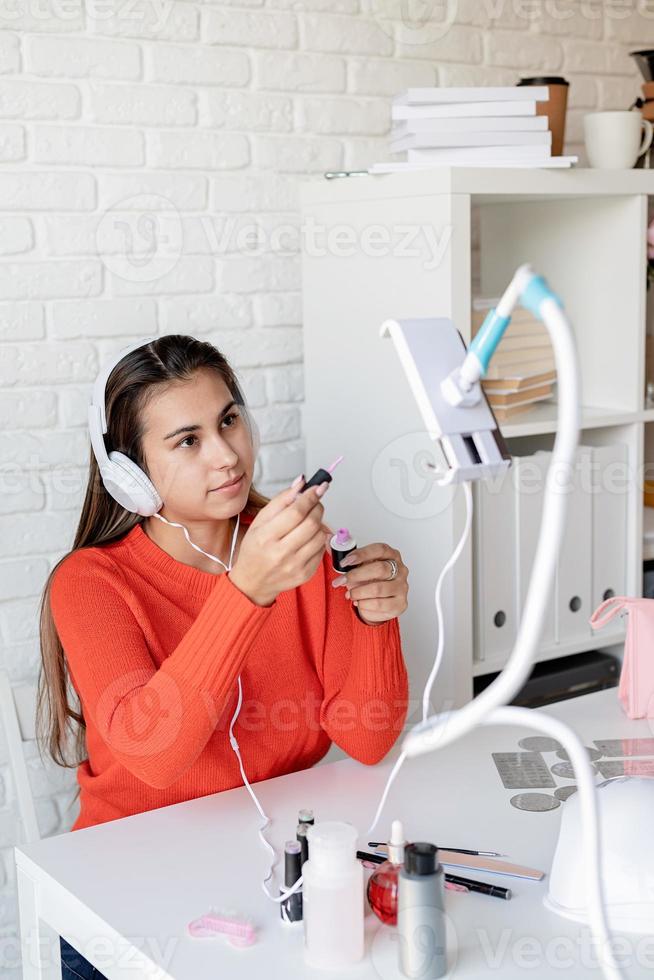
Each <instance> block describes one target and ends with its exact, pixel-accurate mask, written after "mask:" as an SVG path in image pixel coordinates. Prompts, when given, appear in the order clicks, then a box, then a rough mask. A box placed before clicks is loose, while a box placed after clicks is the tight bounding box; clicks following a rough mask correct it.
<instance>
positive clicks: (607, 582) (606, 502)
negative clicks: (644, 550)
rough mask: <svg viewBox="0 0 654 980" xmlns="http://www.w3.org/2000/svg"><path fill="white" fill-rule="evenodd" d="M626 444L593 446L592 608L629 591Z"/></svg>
mask: <svg viewBox="0 0 654 980" xmlns="http://www.w3.org/2000/svg"><path fill="white" fill-rule="evenodd" d="M627 459H628V455H627V447H626V445H625V444H624V443H614V444H613V445H611V446H597V447H593V485H594V488H595V492H594V493H593V562H592V574H591V609H590V612H589V615H590V614H591V613H592V612H593V610H595V609H597V607H598V606H599V605H600V603H601V602H603V601H604V599H609V598H610V597H611V595H625V594H626V590H627V581H626V579H627V559H626V548H627V490H626V480H625V479H624V477H625V473H626V465H627Z"/></svg>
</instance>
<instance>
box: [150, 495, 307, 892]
mask: <svg viewBox="0 0 654 980" xmlns="http://www.w3.org/2000/svg"><path fill="white" fill-rule="evenodd" d="M153 516H154V517H156V518H158V519H159V520H160V521H163V522H164V524H169V525H170V527H179V528H181V529H182V531H183V532H184V535H185V537H186V540H187V541H188V543H189V544H190V545H191V547H192V548H195V550H196V551H199V552H200V553H201V554H203V555H206V557H207V558H210V559H211V560H212V561H215V562H218V563H219V564H220V565H222V566H223V568H224V569H225V570H226V571H228V572H230V571H231V570H232V564H233V561H234V549H235V547H236V538H237V535H238V528H239V524H240V520H241V515H240V514H237V515H236V527H235V528H234V534H233V536H232V546H231V549H230V553H229V565H226V564H225V562H224V561H222V560H221V559H220V558H217V557H216V556H215V555H210V554H209V552H208V551H203V550H202V548H200V547H199V546H198V545H197V544H193V542H192V541H191V538H190V537H189V533H188V531H187V529H186V528H185V527H184V525H183V524H177V523H175V522H174V521H169V520H167V519H166V518H165V517H162V516H161V514H154V515H153ZM237 681H238V702H237V704H236V709H235V711H234V714H233V715H232V720H231V722H230V723H229V744H230V745H231V747H232V749H233V751H234V753H235V754H236V758H237V759H238V765H239V769H240V770H241V776H242V778H243V783H244V784H245V788H246V789H247V791H248V793H249V794H250V796H251V797H252V799H253V800H254V805H255V806H256V808H257V810H258V811H259V813H260V815H261V817H262V818H263V823H262V824H261V826H260V827H259V831H258V832H259V837H260V839H261V841H262V842H263V846H264V847H265V848H266V850H267V851H268V852H269V853H270V854H271V855H272V862H271V864H270V866H269V868H268V874H267V875H266V876H265V878H264V879H263V881H262V882H261V887H262V889H263V892H264V894H265V895H267V897H268V898H269V899H271V901H273V902H282V901H283V900H284V899H285V898H287V897H288V896H289V895H292V894H293V893H294V892H296V891H298V889H300V888H301V887H302V876H301V875H300V877H299V878H298V879H297V881H296V882H295V883H294V884H293V886H292V887H291V888H286V887H285V886H284V885H280V886H279V888H280V892H281V894H279V895H273V894H271V892H270V891H269V889H268V885H267V882H268V881H270V879H271V878H272V877H273V872H274V869H275V867H276V865H277V862H278V860H279V859H278V857H277V855H276V854H275V848H274V847H273V846H272V844H271V843H270V841H269V840H267V839H266V837H265V836H264V833H263V832H264V830H265V829H266V828H267V827H268V826H269V825H270V823H271V820H270V817H269V816H268V815H267V814H266V812H265V811H264V809H263V807H262V806H261V804H260V803H259V800H258V799H257V797H256V794H255V792H254V790H253V789H252V786H251V785H250V781H249V780H248V777H247V776H246V775H245V769H244V767H243V759H242V758H241V752H240V749H239V744H238V741H237V739H236V736H235V735H234V723H235V721H236V719H237V718H238V715H239V712H240V710H241V705H242V703H243V685H242V684H241V677H240V675H239V676H238V678H237Z"/></svg>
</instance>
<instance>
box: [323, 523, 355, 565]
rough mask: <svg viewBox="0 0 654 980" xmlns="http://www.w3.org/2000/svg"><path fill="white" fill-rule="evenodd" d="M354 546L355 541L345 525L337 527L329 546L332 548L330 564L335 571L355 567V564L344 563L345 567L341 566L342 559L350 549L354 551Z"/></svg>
mask: <svg viewBox="0 0 654 980" xmlns="http://www.w3.org/2000/svg"><path fill="white" fill-rule="evenodd" d="M356 546H357V543H356V541H355V540H354V538H353V537H352V536H351V534H350V532H349V531H348V529H347V528H346V527H339V529H338V531H337V532H336V534H332V536H331V538H330V541H329V547H330V548H331V549H332V566H333V569H334V571H335V572H347V571H349V570H350V568H356V567H357V566H356V565H346V566H345V568H341V562H342V561H343V559H344V558H345V557H346V556H347V555H349V553H350V552H351V551H354V549H355V548H356Z"/></svg>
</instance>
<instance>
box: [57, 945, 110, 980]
mask: <svg viewBox="0 0 654 980" xmlns="http://www.w3.org/2000/svg"><path fill="white" fill-rule="evenodd" d="M59 949H60V951H61V980H106V977H105V976H104V975H103V974H102V973H100V971H99V970H98V969H97V968H96V967H95V966H92V965H91V964H90V963H89V961H88V960H86V959H84V957H83V956H82V954H81V953H78V952H77V950H76V949H75V947H74V946H71V945H70V943H67V942H66V940H65V939H64V937H63V936H60V937H59Z"/></svg>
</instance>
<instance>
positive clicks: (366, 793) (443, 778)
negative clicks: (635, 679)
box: [16, 690, 654, 980]
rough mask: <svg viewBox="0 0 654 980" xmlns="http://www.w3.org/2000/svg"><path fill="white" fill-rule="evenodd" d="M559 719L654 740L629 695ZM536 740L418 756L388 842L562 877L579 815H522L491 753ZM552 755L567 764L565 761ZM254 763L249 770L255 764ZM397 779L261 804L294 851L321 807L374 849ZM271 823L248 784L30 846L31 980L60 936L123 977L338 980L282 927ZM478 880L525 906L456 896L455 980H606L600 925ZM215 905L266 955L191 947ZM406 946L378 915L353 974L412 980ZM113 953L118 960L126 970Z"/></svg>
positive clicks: (26, 930)
mask: <svg viewBox="0 0 654 980" xmlns="http://www.w3.org/2000/svg"><path fill="white" fill-rule="evenodd" d="M547 711H548V712H550V713H551V714H553V715H556V716H557V717H559V718H561V719H563V720H566V721H569V722H570V723H571V724H572V726H573V727H574V728H575V729H576V730H577V731H578V732H579V734H580V735H581V736H582V738H583V739H584V740H585V741H586V744H588V743H589V742H590V741H591V740H592V739H593V738H611V737H620V736H623V737H624V736H640V735H650V734H651V729H650V725H649V724H648V723H647V722H630V721H628V720H627V719H626V718H625V717H624V715H623V714H622V711H621V709H620V708H619V706H618V702H617V692H616V691H615V690H610V691H604V692H602V693H599V694H593V695H588V696H586V697H583V698H576V699H573V700H570V701H566V702H563V703H561V704H559V705H557V706H555V707H553V708H548V709H547ZM524 734H527V732H525V731H524V730H522V729H518V728H515V729H511V728H486V729H482V730H477V731H476V732H474V733H473V734H472V735H471V736H469V737H468V738H466V739H465V740H464V741H462V742H459V743H458V744H456V745H454V746H451V747H449V748H447V749H445V750H444V751H443V752H440V753H435V754H432V755H426V756H422V757H420V758H419V759H414V760H408V761H407V762H406V763H405V764H404V767H403V769H402V771H401V773H400V775H399V777H398V778H397V780H396V782H395V785H394V787H393V789H392V791H391V794H390V796H389V800H388V803H387V806H386V810H385V813H384V814H383V816H382V821H381V822H380V825H378V827H377V830H376V831H375V838H378V839H384V837H385V835H386V832H387V829H388V828H389V827H390V821H391V819H392V818H394V817H400V818H401V819H402V820H403V821H404V827H405V832H406V834H407V837H408V838H409V839H413V840H430V841H433V842H434V843H440V844H446V845H450V846H457V845H458V846H461V847H466V846H467V847H478V848H480V849H488V850H496V851H500V852H502V853H505V854H507V855H509V856H510V858H511V859H513V860H514V861H516V862H517V863H520V864H526V865H530V866H531V867H536V868H541V869H543V870H545V871H548V870H549V867H550V862H551V858H552V854H553V850H554V846H555V843H556V839H557V832H558V826H559V819H560V815H561V812H562V810H563V807H565V803H563V804H562V806H561V807H559V809H558V810H554V811H551V812H547V813H529V812H523V811H519V810H516V809H514V808H513V807H512V806H511V805H510V804H509V798H510V797H511V796H512V795H514V793H515V792H518V791H516V790H506V789H504V787H503V786H502V783H501V781H500V779H499V776H498V773H497V771H496V769H495V765H494V763H493V761H492V759H491V755H490V753H491V752H492V751H516V750H518V745H517V742H518V739H519V738H521V737H522V736H523V735H524ZM529 734H533V732H530V733H529ZM546 758H547V759H548V760H549V761H550V763H551V762H552V761H553V757H552V756H551V755H547V756H546ZM244 764H245V766H246V767H247V759H245V760H244ZM389 769H390V763H388V762H385V763H384V764H383V765H380V766H377V767H366V766H363V765H360V764H359V763H356V762H354V761H352V760H350V759H346V760H344V761H339V762H334V763H330V764H326V765H322V766H317V767H315V768H313V769H308V770H305V771H304V772H298V773H293V774H291V775H289V776H283V777H280V778H278V779H271V780H268V781H266V782H262V783H258V784H257V785H256V791H257V795H258V796H259V798H260V800H261V802H262V805H263V807H264V809H265V810H266V812H267V813H268V814H269V815H270V816H271V817H272V818H273V824H272V827H271V828H269V837H270V838H271V839H272V840H273V842H274V843H275V845H276V846H282V847H283V842H284V840H286V839H289V838H292V837H293V836H294V832H295V825H296V819H297V811H298V809H300V808H301V807H305V806H306V807H312V808H313V809H314V811H315V814H316V820H324V819H347V820H350V821H351V822H352V823H354V824H355V826H357V827H358V828H359V831H360V837H359V847H361V848H365V847H366V844H367V836H366V831H367V828H368V826H369V825H370V822H371V821H372V818H373V815H374V810H375V808H376V805H377V801H378V799H379V795H380V792H381V789H382V787H383V785H384V782H385V779H386V776H387V773H388V771H389ZM558 782H559V784H560V785H566V784H569V783H570V781H569V780H558ZM259 820H260V818H259V814H258V813H257V811H256V810H255V808H254V804H253V803H252V801H251V799H250V797H249V796H248V794H247V791H246V790H245V788H242V789H235V790H230V791H229V792H225V793H219V794H216V795H214V796H207V797H203V798H201V799H198V800H191V801H189V802H186V803H180V804H177V805H175V806H169V807H164V808H162V809H159V810H154V811H152V812H149V813H142V814H137V815H135V816H132V817H127V818H125V819H123V820H116V821H112V822H111V823H107V824H103V825H100V826H97V827H89V828H87V829H85V830H79V831H76V832H75V833H72V834H63V835H59V836H57V837H51V838H49V839H46V840H43V841H40V842H38V843H36V844H32V845H29V846H24V847H17V848H16V861H17V866H18V882H19V901H20V912H21V925H22V930H23V955H24V963H25V965H24V977H25V980H36V978H39V980H45V978H47V980H50V978H51V977H58V976H59V972H58V970H59V968H58V958H59V957H58V949H59V946H58V938H57V935H56V934H62V935H63V936H64V938H66V939H67V940H68V941H69V942H71V943H72V944H73V945H74V946H75V947H76V948H77V949H79V950H80V952H81V953H83V954H84V955H85V956H86V957H87V959H89V960H90V961H91V962H93V963H94V965H95V966H97V967H98V969H99V970H100V971H101V972H102V973H104V974H105V975H106V976H107V977H109V978H110V980H136V978H139V980H140V978H141V977H145V976H148V977H160V978H162V980H163V978H174V980H204V978H207V980H209V978H211V980H214V978H216V977H219V976H221V977H229V978H230V980H231V978H232V977H247V978H250V977H251V978H257V980H259V978H261V977H266V978H271V977H272V978H280V980H282V978H284V980H287V978H294V977H297V978H313V977H315V978H318V977H323V978H324V977H325V976H326V975H328V974H325V973H324V972H319V971H315V970H311V969H309V968H308V967H307V966H305V964H304V959H303V932H302V926H301V925H299V926H289V925H285V924H282V922H281V920H280V918H279V908H278V906H277V905H276V904H273V903H272V902H271V901H270V900H269V899H267V898H266V896H265V895H264V894H263V892H262V890H261V885H260V882H261V879H262V877H263V874H264V871H265V869H266V868H267V862H268V855H267V852H266V851H265V850H264V848H263V847H262V845H261V844H260V842H259V839H258V837H257V833H256V829H257V827H258V825H259ZM281 864H282V867H283V859H282V862H281ZM367 874H369V872H368V873H367ZM461 874H465V872H463V871H462V872H461ZM469 874H470V876H471V877H479V878H482V879H484V880H488V881H496V882H497V883H498V884H503V885H510V887H511V888H512V890H513V898H512V899H511V900H510V901H508V902H507V901H502V900H500V899H495V898H489V897H486V896H483V895H475V894H472V893H469V894H458V893H455V892H447V893H446V894H447V910H448V914H449V915H450V916H451V920H452V923H453V926H454V929H455V930H456V934H457V944H456V945H457V947H458V950H457V959H456V963H455V965H454V968H453V969H452V970H451V971H450V976H453V977H457V978H459V977H460V978H463V980H465V978H470V980H476V978H478V977H481V976H486V975H488V976H491V975H493V976H496V977H501V978H502V980H512V978H517V977H520V978H525V977H535V976H537V977H538V978H539V980H541V978H543V977H550V976H551V977H559V978H560V977H561V975H562V972H566V974H567V975H572V976H574V977H575V980H581V978H584V977H594V978H597V977H599V976H600V973H599V970H598V969H596V968H592V962H593V960H592V959H591V961H590V963H591V965H590V966H586V960H585V959H584V957H587V956H588V950H589V943H588V931H587V929H586V928H585V927H581V926H579V925H577V924H576V923H573V922H569V921H567V920H566V919H561V918H559V917H557V916H555V915H553V914H552V913H550V912H548V911H547V910H546V909H545V908H544V907H543V905H542V899H543V895H544V894H545V891H546V887H547V879H545V880H543V881H542V882H533V881H523V880H520V879H517V878H503V877H500V876H493V875H489V874H486V873H481V872H469ZM212 904H213V905H216V906H223V907H231V908H233V909H234V910H239V911H242V912H243V913H245V914H248V915H250V916H251V917H252V918H253V919H254V921H255V923H256V924H257V926H258V927H259V938H258V942H257V943H256V945H254V946H252V947H250V948H248V949H243V950H237V949H234V948H232V947H230V946H229V945H228V944H227V941H226V940H225V939H224V938H223V937H219V938H216V939H213V938H212V939H193V938H191V937H189V936H187V935H186V925H187V923H188V922H189V921H190V920H192V919H195V918H197V917H198V916H199V915H201V914H202V913H204V912H205V911H207V909H208V908H209V906H210V905H212ZM52 929H54V930H55V935H54V936H53V933H52V931H51V930H52ZM393 935H394V933H393V931H392V930H390V929H388V928H386V927H383V926H381V924H380V923H379V922H378V920H377V919H376V918H375V917H374V915H373V914H372V913H371V912H369V914H368V916H367V918H366V937H367V953H366V957H365V959H364V960H363V961H362V962H361V963H360V964H358V965H357V966H356V968H353V969H351V970H350V971H341V973H340V974H339V976H342V977H345V978H348V977H352V978H355V977H356V978H360V980H367V978H371V980H373V978H374V980H380V977H381V978H382V980H387V978H396V977H397V978H399V977H400V974H399V972H398V970H397V966H396V946H395V944H394V941H393ZM30 936H32V937H33V938H34V937H35V938H36V939H40V941H41V947H40V948H41V950H42V952H43V954H44V955H43V957H42V963H41V964H39V963H38V962H36V960H37V959H38V958H37V957H36V956H34V955H32V956H31V957H30V953H29V940H30ZM93 937H96V939H97V940H98V941H97V943H96V947H95V949H96V952H95V953H93V949H92V947H91V946H90V945H88V943H89V942H90V941H91V939H92V938H93ZM98 937H99V938H98ZM584 937H585V938H586V941H585V942H584V941H583V940H584ZM102 941H104V946H103V945H102ZM627 941H628V942H629V943H630V944H631V945H630V946H629V947H628V948H629V949H631V950H632V953H633V955H632V957H631V959H632V962H631V963H630V964H628V963H627V962H626V961H625V965H628V966H629V969H628V976H629V977H645V976H646V975H649V976H651V968H652V966H654V940H648V941H646V945H645V946H643V945H642V943H643V941H642V940H640V938H639V937H627ZM639 941H640V942H641V948H640V949H639V948H638V943H639ZM107 949H108V950H111V949H113V951H114V956H113V962H112V961H111V959H110V958H109V956H108V954H107V952H106V950H107ZM53 950H56V952H54V953H53ZM638 958H639V959H640V961H641V963H640V965H638V964H637V963H636V962H635V961H636V960H637V959H638ZM30 959H31V962H30ZM566 964H567V969H566ZM648 967H649V968H648Z"/></svg>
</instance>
